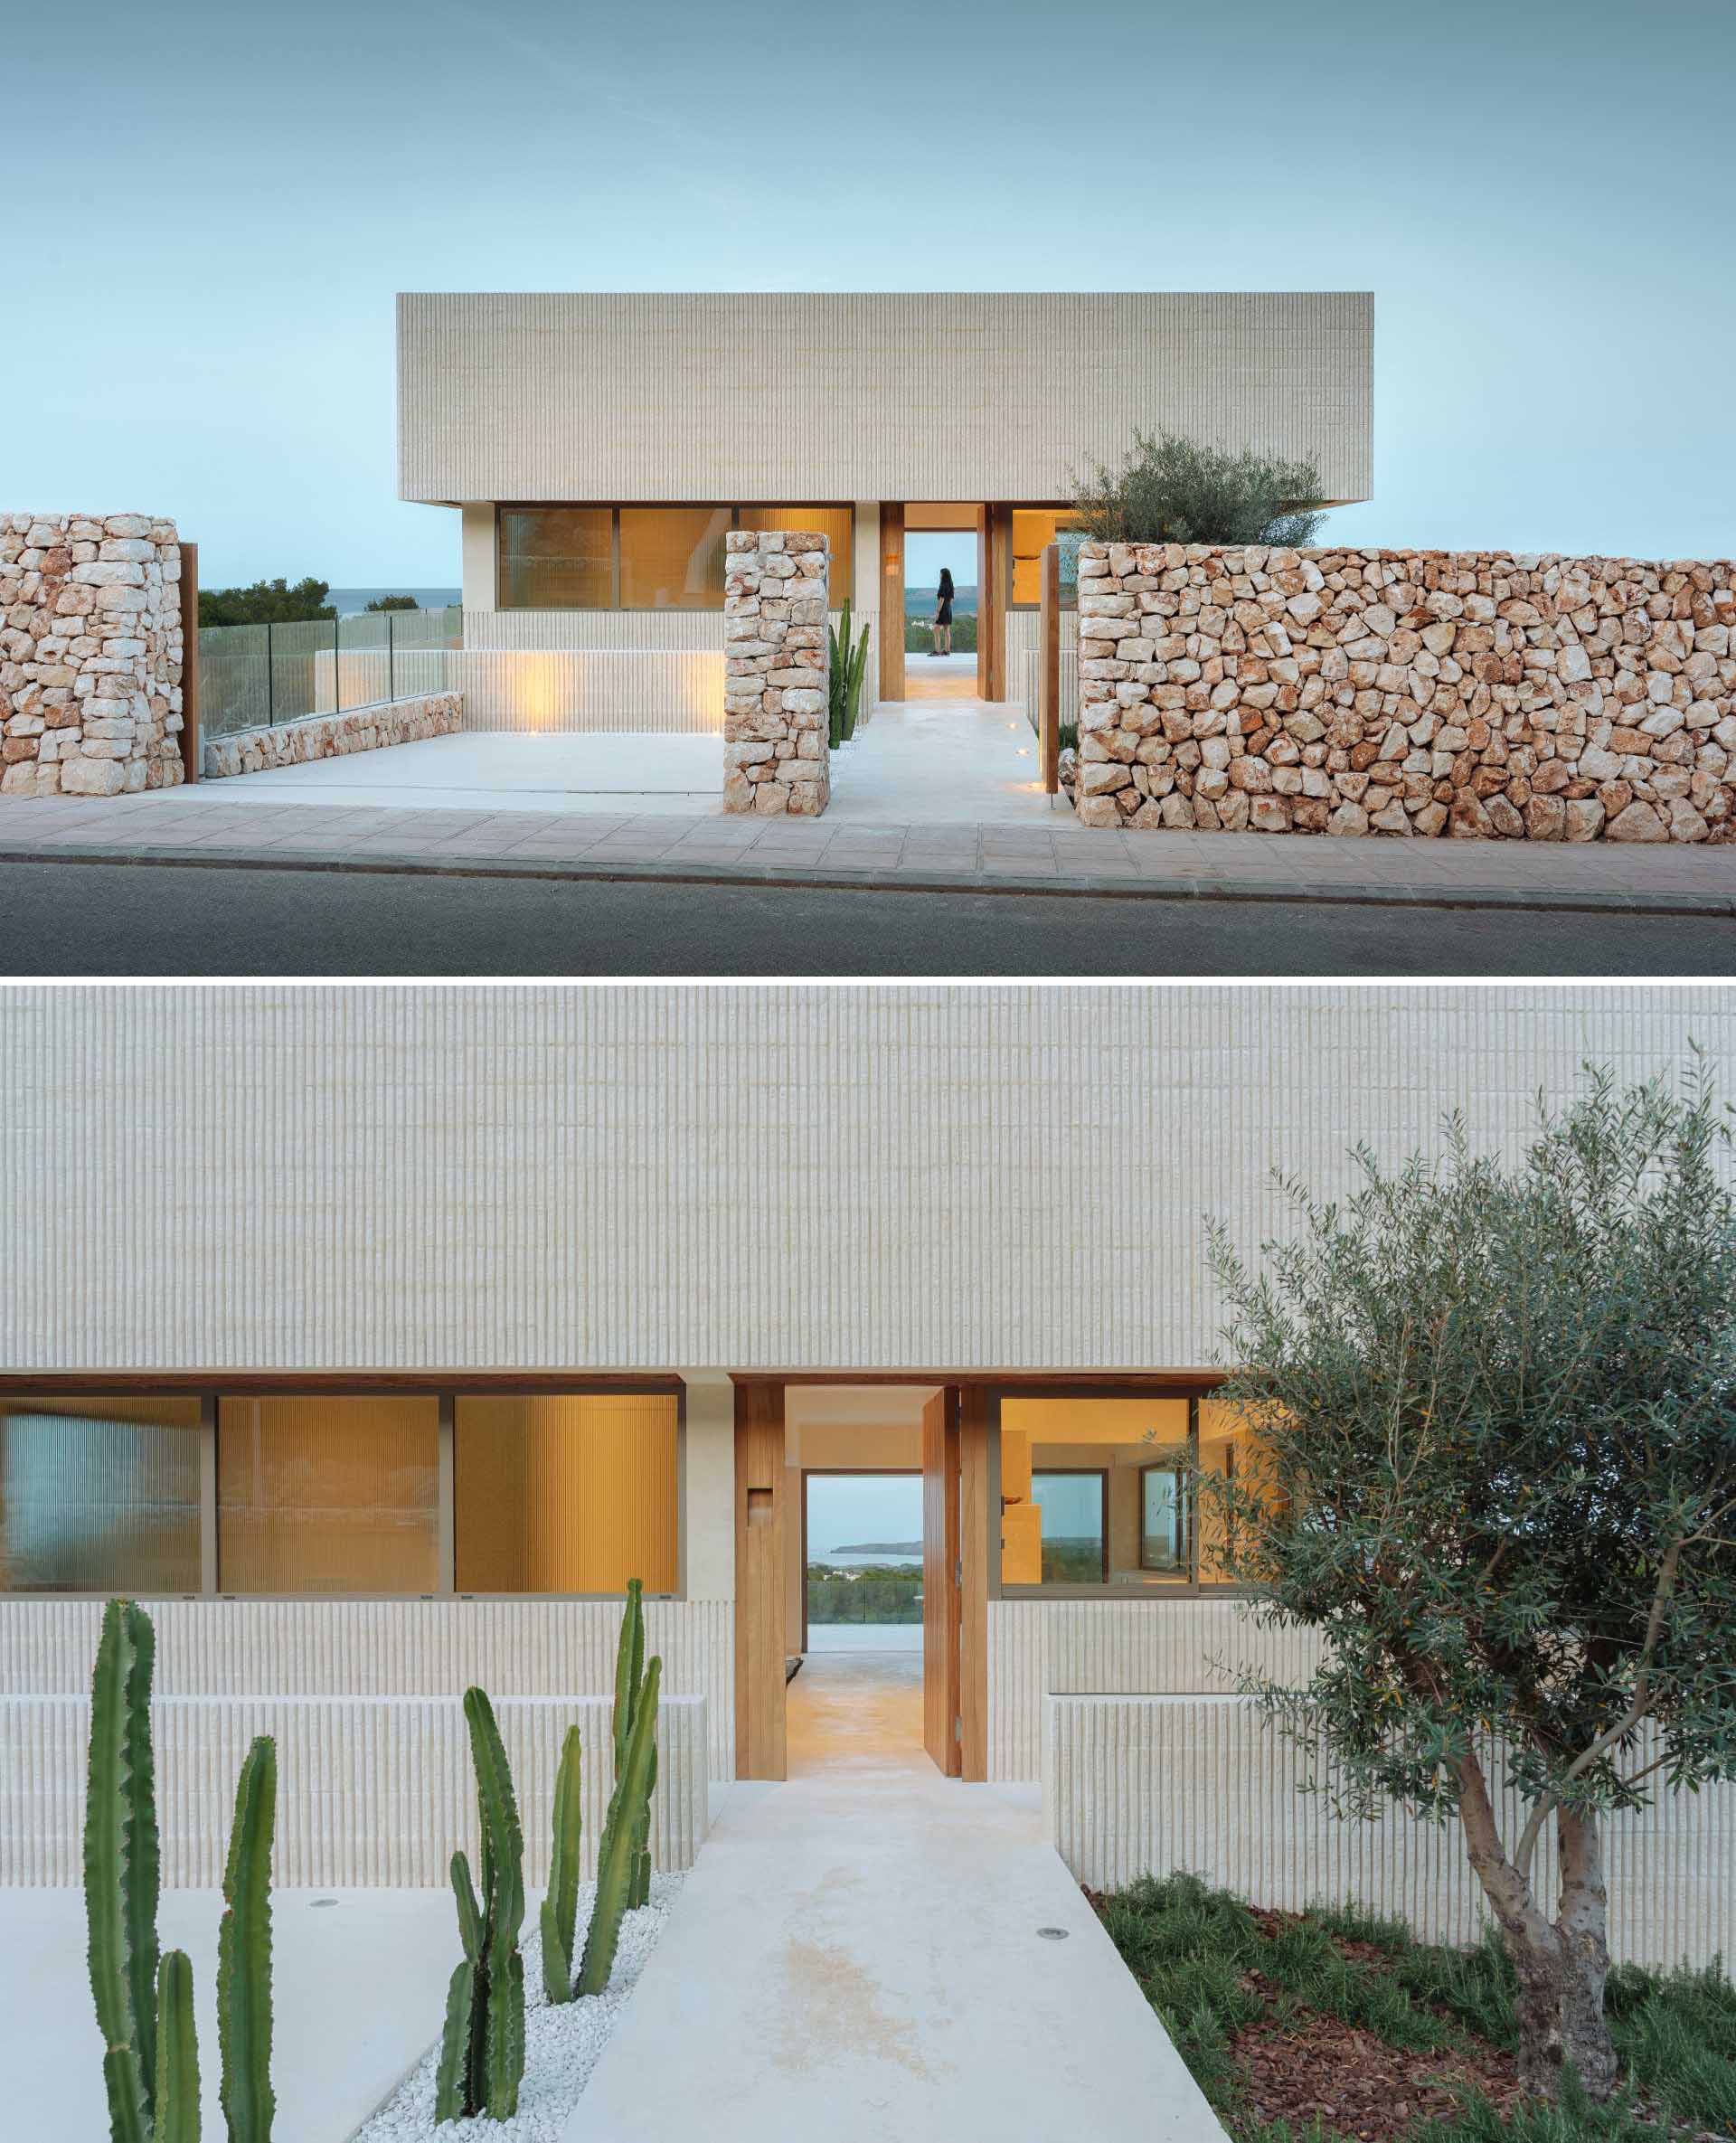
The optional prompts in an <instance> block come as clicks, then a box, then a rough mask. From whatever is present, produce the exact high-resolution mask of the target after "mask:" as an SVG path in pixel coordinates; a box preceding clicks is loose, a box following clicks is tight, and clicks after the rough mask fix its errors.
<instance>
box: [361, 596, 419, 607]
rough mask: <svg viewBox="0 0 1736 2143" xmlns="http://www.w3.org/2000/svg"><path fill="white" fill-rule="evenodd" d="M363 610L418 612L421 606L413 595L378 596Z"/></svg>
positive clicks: (365, 605)
mask: <svg viewBox="0 0 1736 2143" xmlns="http://www.w3.org/2000/svg"><path fill="white" fill-rule="evenodd" d="M363 608H364V609H369V610H416V609H420V608H421V605H420V603H418V601H417V600H416V598H415V597H414V596H413V595H377V596H375V597H374V599H373V601H372V602H371V603H367V604H364V605H363Z"/></svg>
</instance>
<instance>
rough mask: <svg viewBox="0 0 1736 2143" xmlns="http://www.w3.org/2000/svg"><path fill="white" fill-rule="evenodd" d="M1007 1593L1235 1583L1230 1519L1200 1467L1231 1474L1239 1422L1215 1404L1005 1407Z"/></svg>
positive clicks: (1047, 1401) (1106, 1401)
mask: <svg viewBox="0 0 1736 2143" xmlns="http://www.w3.org/2000/svg"><path fill="white" fill-rule="evenodd" d="M1000 1424H1001V1433H1000V1470H1001V1583H1002V1585H1003V1587H1020V1586H1047V1587H1067V1588H1075V1587H1086V1588H1092V1589H1101V1588H1103V1587H1106V1586H1108V1587H1121V1588H1138V1589H1141V1590H1144V1591H1156V1592H1161V1591H1169V1592H1175V1591H1193V1590H1194V1588H1196V1587H1198V1586H1202V1585H1218V1584H1223V1583H1225V1582H1227V1581H1229V1579H1230V1572H1229V1570H1228V1568H1227V1557H1226V1552H1225V1551H1226V1544H1225V1541H1224V1538H1223V1526H1222V1515H1220V1514H1219V1513H1217V1511H1216V1509H1215V1506H1212V1502H1211V1499H1210V1498H1209V1497H1203V1496H1200V1495H1199V1494H1198V1493H1197V1492H1196V1490H1195V1488H1194V1478H1195V1473H1196V1469H1197V1470H1200V1471H1215V1472H1219V1473H1231V1474H1233V1473H1235V1472H1236V1471H1237V1470H1238V1466H1239V1463H1240V1456H1241V1452H1242V1450H1243V1449H1244V1448H1245V1432H1244V1431H1243V1430H1242V1428H1241V1423H1240V1422H1239V1421H1238V1420H1237V1419H1236V1417H1234V1416H1233V1415H1231V1413H1229V1411H1227V1410H1226V1409H1224V1408H1222V1406H1218V1405H1215V1404H1214V1403H1213V1402H1212V1401H1210V1400H1201V1401H1199V1402H1194V1401H1192V1400H1189V1399H1185V1398H1168V1397H1154V1398H1150V1399H1124V1398H1121V1397H1115V1398H1109V1397H1105V1398H1096V1397H1091V1396H1080V1397H1077V1398H1062V1397H1054V1398H1048V1397H1044V1398H1027V1397H1024V1396H1019V1397H1014V1396H1012V1395H1010V1394H1009V1395H1007V1396H1005V1397H1003V1399H1002V1401H1001V1403H1000Z"/></svg>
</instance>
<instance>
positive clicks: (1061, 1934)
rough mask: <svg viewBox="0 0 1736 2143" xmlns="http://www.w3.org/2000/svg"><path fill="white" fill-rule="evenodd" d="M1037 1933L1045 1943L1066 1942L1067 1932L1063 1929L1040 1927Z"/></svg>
mask: <svg viewBox="0 0 1736 2143" xmlns="http://www.w3.org/2000/svg"><path fill="white" fill-rule="evenodd" d="M1037 1932H1038V1933H1039V1934H1040V1935H1041V1936H1042V1937H1043V1940H1044V1941H1045V1942H1064V1941H1065V1940H1067V1930H1066V1929H1065V1928H1064V1927H1040V1928H1039V1929H1038V1930H1037Z"/></svg>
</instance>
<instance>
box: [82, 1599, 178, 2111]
mask: <svg viewBox="0 0 1736 2143" xmlns="http://www.w3.org/2000/svg"><path fill="white" fill-rule="evenodd" d="M155 1656H156V1637H155V1634H154V1632H153V1630H152V1628H151V1622H150V1618H149V1616H147V1615H146V1612H145V1610H143V1609H142V1608H141V1607H139V1606H138V1605H137V1603H136V1602H134V1601H133V1600H110V1601H109V1604H108V1606H107V1607H106V1608H105V1609H104V1610H103V1617H102V1636H101V1639H100V1641H99V1644H98V1647H97V1664H96V1670H95V1672H94V1674H93V1675H92V1676H91V1682H90V1773H89V1780H88V1790H87V1796H86V1800H85V1814H84V1903H85V1916H86V1919H87V1921H88V1922H89V1926H90V1991H91V1993H92V1994H93V1995H94V1996H95V1997H96V2005H97V2022H98V2024H99V2026H100V2027H101V2030H102V2036H103V2045H104V2053H103V2057H102V2070H103V2079H104V2082H105V2083H106V2084H107V2087H108V2093H109V2134H110V2136H111V2138H112V2139H113V2143H147V2139H148V2138H149V2136H150V2131H151V2125H152V2119H153V2114H154V2110H155V2102H156V1971H157V1942H156V1901H157V1890H158V1885H159V1880H160V1864H159V1858H158V1849H157V1836H156V1781H155V1777H154V1773H153V1766H152V1761H151V1668H152V1664H153V1661H154V1658H155Z"/></svg>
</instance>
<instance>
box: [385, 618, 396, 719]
mask: <svg viewBox="0 0 1736 2143" xmlns="http://www.w3.org/2000/svg"><path fill="white" fill-rule="evenodd" d="M386 697H387V698H388V699H389V700H395V699H396V698H397V697H398V628H397V626H396V625H395V624H394V622H393V619H392V612H391V611H390V610H388V611H387V612H386Z"/></svg>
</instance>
